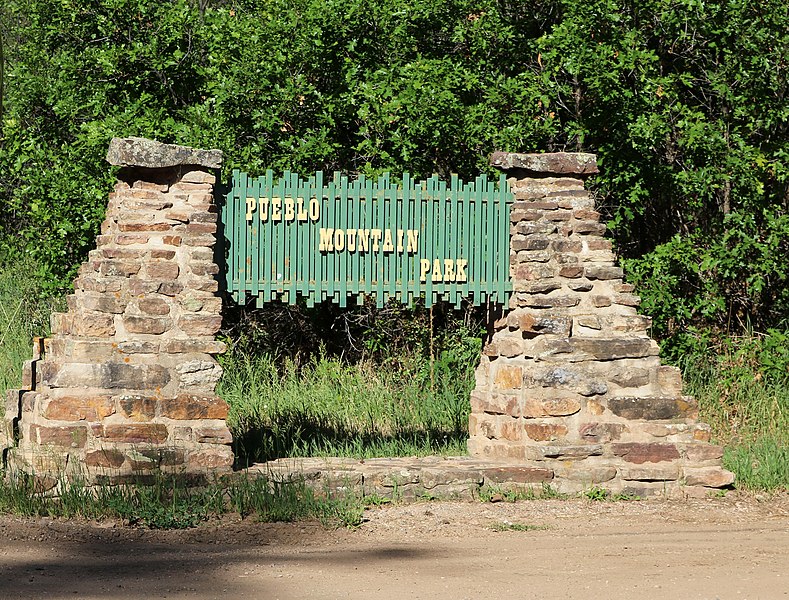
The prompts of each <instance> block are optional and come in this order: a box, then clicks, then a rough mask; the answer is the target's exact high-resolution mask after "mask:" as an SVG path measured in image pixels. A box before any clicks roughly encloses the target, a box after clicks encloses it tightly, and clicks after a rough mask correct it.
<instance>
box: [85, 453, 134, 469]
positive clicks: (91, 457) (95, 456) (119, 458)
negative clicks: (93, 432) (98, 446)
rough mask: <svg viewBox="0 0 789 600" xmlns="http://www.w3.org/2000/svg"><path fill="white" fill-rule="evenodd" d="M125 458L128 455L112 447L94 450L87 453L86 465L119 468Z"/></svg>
mask: <svg viewBox="0 0 789 600" xmlns="http://www.w3.org/2000/svg"><path fill="white" fill-rule="evenodd" d="M125 460H126V457H125V456H124V455H123V452H121V451H119V450H114V449H111V448H105V449H102V450H94V451H92V452H88V453H87V454H85V465H86V466H88V467H99V468H103V469H118V468H120V467H121V466H122V465H123V463H124V461H125Z"/></svg>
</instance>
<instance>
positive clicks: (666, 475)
mask: <svg viewBox="0 0 789 600" xmlns="http://www.w3.org/2000/svg"><path fill="white" fill-rule="evenodd" d="M619 476H620V477H621V478H622V479H624V480H627V481H676V480H677V479H679V466H677V465H668V466H642V467H622V468H620V469H619Z"/></svg>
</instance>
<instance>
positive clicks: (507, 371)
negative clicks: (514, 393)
mask: <svg viewBox="0 0 789 600" xmlns="http://www.w3.org/2000/svg"><path fill="white" fill-rule="evenodd" d="M495 373H496V374H495V376H494V378H493V384H494V385H495V386H496V388H498V389H503V390H506V389H520V387H521V386H522V385H523V370H522V369H521V367H517V366H513V365H498V366H497V367H496V371H495Z"/></svg>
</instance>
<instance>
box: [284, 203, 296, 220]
mask: <svg viewBox="0 0 789 600" xmlns="http://www.w3.org/2000/svg"><path fill="white" fill-rule="evenodd" d="M293 208H294V206H293V198H285V220H286V221H292V220H293V219H295V218H296V212H295V211H294V210H293Z"/></svg>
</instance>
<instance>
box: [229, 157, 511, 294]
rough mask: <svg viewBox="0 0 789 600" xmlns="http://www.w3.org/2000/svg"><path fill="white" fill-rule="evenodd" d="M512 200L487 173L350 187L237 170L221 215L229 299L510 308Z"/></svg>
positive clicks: (320, 178) (385, 179)
mask: <svg viewBox="0 0 789 600" xmlns="http://www.w3.org/2000/svg"><path fill="white" fill-rule="evenodd" d="M512 202H513V196H512V193H511V192H510V190H509V186H508V185H507V183H506V180H505V177H504V176H503V175H502V176H501V178H500V180H499V181H498V183H495V182H492V181H488V179H487V178H486V177H485V176H484V175H481V176H480V177H477V179H476V180H475V181H473V182H469V183H464V182H462V181H460V180H459V179H458V178H457V177H456V176H453V177H452V180H451V181H450V182H449V183H447V182H445V181H440V180H439V179H438V178H437V177H431V178H429V179H427V180H424V181H417V182H414V181H413V180H412V179H411V176H410V175H409V174H408V173H404V174H403V178H402V184H401V185H398V184H396V183H394V182H392V181H390V177H389V174H384V175H383V176H381V177H379V178H378V180H377V181H373V180H370V179H367V178H365V177H364V176H362V177H359V178H358V179H356V180H354V181H349V179H348V178H347V177H345V176H341V175H340V174H339V173H335V174H334V175H333V177H332V178H331V179H328V178H327V180H326V181H324V174H323V172H321V171H318V172H317V173H315V175H313V176H311V177H309V178H307V179H303V178H301V177H299V176H298V175H296V174H294V173H290V172H287V171H286V172H285V173H284V174H283V175H282V177H275V176H274V173H273V172H272V171H267V172H266V174H265V175H264V176H262V177H250V176H249V175H248V174H246V173H243V172H240V171H237V170H236V171H234V172H233V181H232V187H231V189H230V192H229V193H228V194H227V197H226V199H225V203H224V205H223V207H222V215H221V221H222V227H223V229H224V238H225V239H224V251H225V254H226V260H227V270H226V276H227V291H228V292H229V293H230V294H231V296H232V297H233V299H234V300H235V301H236V302H239V303H245V302H246V300H247V297H248V296H255V297H257V303H258V305H260V304H262V303H264V302H269V301H272V300H282V301H286V302H289V303H291V304H294V303H295V302H296V300H297V297H299V296H301V297H303V298H304V299H305V300H306V303H307V305H308V306H313V305H314V304H315V303H316V302H322V301H325V300H332V301H334V302H338V303H339V304H340V306H345V305H346V302H347V299H348V298H349V297H355V298H356V300H357V302H359V303H361V302H363V301H364V298H365V297H366V296H374V297H375V299H376V303H377V305H378V306H383V304H384V303H385V302H386V301H387V300H388V299H389V298H397V299H398V300H399V301H400V302H403V303H407V304H411V303H412V302H413V301H414V299H416V298H420V297H423V298H424V301H425V305H426V306H428V307H429V306H432V305H433V304H435V303H436V302H437V301H439V300H443V301H447V302H451V303H453V304H454V305H455V306H460V304H461V302H462V301H463V299H467V300H468V301H470V302H472V303H474V304H483V303H487V302H496V303H506V302H507V301H508V299H509V294H510V293H511V291H512V284H511V283H510V277H509V260H510V257H509V255H510V242H509V239H510V219H509V214H510V205H511V203H512Z"/></svg>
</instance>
